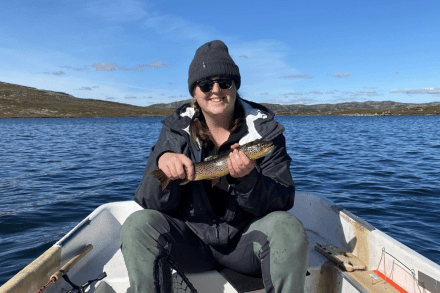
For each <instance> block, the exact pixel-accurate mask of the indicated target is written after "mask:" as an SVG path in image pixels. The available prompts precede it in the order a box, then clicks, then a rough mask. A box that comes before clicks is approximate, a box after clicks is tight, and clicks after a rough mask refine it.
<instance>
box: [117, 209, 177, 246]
mask: <svg viewBox="0 0 440 293" xmlns="http://www.w3.org/2000/svg"><path fill="white" fill-rule="evenodd" d="M166 230H168V231H169V226H168V222H167V221H166V219H165V217H164V216H163V214H162V213H161V212H158V211H156V210H149V209H145V210H140V211H136V212H134V213H133V214H131V215H130V216H129V217H128V218H127V219H126V220H125V222H124V224H123V225H122V227H121V232H120V236H121V243H123V242H124V240H128V241H131V240H133V239H136V238H138V237H142V238H145V236H151V237H153V238H156V239H157V238H158V237H159V235H160V234H163V233H164V232H168V231H166Z"/></svg>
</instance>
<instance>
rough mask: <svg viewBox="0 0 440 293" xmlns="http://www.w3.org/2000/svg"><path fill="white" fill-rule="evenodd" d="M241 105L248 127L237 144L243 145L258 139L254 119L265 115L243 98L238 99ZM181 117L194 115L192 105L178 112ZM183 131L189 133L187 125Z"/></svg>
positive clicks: (263, 117)
mask: <svg viewBox="0 0 440 293" xmlns="http://www.w3.org/2000/svg"><path fill="white" fill-rule="evenodd" d="M240 102H241V105H242V106H243V109H244V116H245V117H246V125H247V127H248V133H247V134H246V135H245V136H243V137H242V138H241V139H240V141H239V144H240V145H244V144H245V143H248V142H251V141H254V140H257V139H260V138H261V137H262V136H261V135H260V134H259V133H258V131H257V129H255V120H257V119H260V118H262V119H266V118H267V115H266V114H264V113H263V112H261V110H259V109H256V108H254V107H252V106H251V105H250V104H248V103H246V102H245V101H243V100H240ZM180 116H181V117H189V118H190V119H192V117H193V116H194V108H193V107H187V108H186V109H185V112H183V113H181V114H180ZM183 130H184V131H186V132H187V133H188V135H190V133H189V125H188V126H187V127H186V128H184V129H183ZM197 142H198V144H199V148H200V147H201V142H200V141H199V140H198V139H197Z"/></svg>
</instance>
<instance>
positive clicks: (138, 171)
mask: <svg viewBox="0 0 440 293" xmlns="http://www.w3.org/2000/svg"><path fill="white" fill-rule="evenodd" d="M162 119H163V118H153V117H147V118H100V119H94V118H84V119H82V118H79V119H3V120H1V119H0V137H1V138H2V139H1V140H0V149H1V150H2V152H1V153H0V194H1V197H0V248H1V249H0V284H3V283H4V282H6V280H8V279H9V278H10V277H12V276H13V275H14V274H15V273H17V272H18V271H19V270H20V269H22V268H23V267H24V266H25V265H26V264H28V263H29V262H31V261H32V260H33V259H35V258H36V257H38V256H39V255H40V254H41V253H43V252H44V251H45V250H46V249H48V248H49V247H50V246H51V245H53V244H54V243H55V242H56V241H58V240H59V239H60V238H61V237H62V236H63V235H65V234H66V233H67V232H69V231H70V230H71V229H72V228H73V227H74V226H76V225H77V224H78V223H79V222H80V221H81V220H83V219H84V218H85V217H86V216H87V215H88V214H89V213H91V212H92V211H93V210H94V209H95V208H96V207H98V206H99V205H101V204H104V203H107V202H114V201H122V200H131V199H132V198H133V195H134V192H135V190H136V188H137V186H138V184H139V182H140V180H141V178H142V174H143V171H144V168H145V165H146V162H147V157H148V154H149V151H150V148H151V147H152V146H153V144H154V143H155V142H156V140H157V137H158V135H159V132H160V130H161V127H162V125H161V123H160V121H161V120H162ZM277 119H278V120H279V121H280V122H281V123H282V124H283V125H284V126H285V128H286V131H285V136H286V144H287V149H288V152H289V155H290V156H291V157H292V164H291V173H292V177H293V178H294V181H295V185H296V189H297V191H300V192H315V193H319V194H322V195H324V196H327V197H328V198H330V199H331V200H333V201H334V202H336V203H337V204H338V205H340V206H341V207H343V208H345V209H347V210H349V211H350V212H352V213H354V214H356V215H358V216H360V217H361V218H363V219H365V220H367V221H368V222H370V223H371V224H372V225H373V226H375V227H376V228H378V229H380V230H382V231H383V232H385V233H387V234H389V235H390V236H391V237H394V238H396V239H397V240H398V241H400V242H402V243H404V244H405V245H407V246H409V247H411V248H412V249H414V250H416V251H417V252H419V253H420V254H422V255H424V256H426V257H428V258H430V259H432V260H433V261H435V262H437V263H440V244H439V243H440V232H438V231H440V230H439V229H438V224H437V223H439V222H440V200H439V195H440V188H439V183H438V178H440V155H439V149H440V128H439V127H438V125H440V117H436V116H418V117H332V116H311V117H310V116H307V117H306V116H297V117H295V116H294V117H288V116H282V117H277Z"/></svg>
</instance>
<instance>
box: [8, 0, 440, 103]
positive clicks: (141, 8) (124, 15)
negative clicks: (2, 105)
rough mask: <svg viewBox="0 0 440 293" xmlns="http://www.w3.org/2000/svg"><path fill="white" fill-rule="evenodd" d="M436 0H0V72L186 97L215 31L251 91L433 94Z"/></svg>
mask: <svg viewBox="0 0 440 293" xmlns="http://www.w3.org/2000/svg"><path fill="white" fill-rule="evenodd" d="M439 11H440V1H437V0H431V1H407V0H400V1H395V0H381V1H377V0H369V1H358V0H350V1H348V0H347V1H342V0H337V1H324V0H307V1H295V0H290V1H277V0H271V1H260V0H253V1H238V0H233V1H231V0H224V1H182V0H172V1H138V0H115V1H111V0H107V1H101V0H97V1H94V0H87V1H82V0H56V1H44V0H42V1H39V0H26V1H19V0H17V1H0V81H2V82H8V83H14V84H19V85H24V86H30V87H35V88H38V89H43V90H51V91H59V92H65V93H68V94H71V95H73V96H75V97H78V98H87V99H99V100H108V101H114V102H120V103H127V104H132V105H137V106H149V105H151V104H155V103H170V102H174V101H180V100H185V99H190V98H191V96H190V94H189V92H188V84H187V80H188V68H189V65H190V63H191V60H192V58H193V57H194V53H195V51H196V50H197V48H198V47H200V46H201V45H203V44H204V43H206V42H209V41H212V40H222V41H223V42H225V44H226V45H227V46H228V48H229V53H230V54H231V56H232V58H233V59H234V61H235V63H236V64H237V65H238V67H239V69H240V74H241V79H242V81H241V87H240V89H239V93H240V94H241V96H242V97H243V98H244V99H247V100H251V101H254V102H259V103H263V102H265V103H278V104H306V105H312V104H327V103H342V102H353V101H357V102H365V101H389V100H391V101H396V102H403V103H427V102H433V101H440V53H439V52H440V17H438V15H439V14H438V12H439Z"/></svg>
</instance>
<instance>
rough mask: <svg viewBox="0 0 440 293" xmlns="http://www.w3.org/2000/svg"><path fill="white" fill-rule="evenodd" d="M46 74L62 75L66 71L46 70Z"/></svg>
mask: <svg viewBox="0 0 440 293" xmlns="http://www.w3.org/2000/svg"><path fill="white" fill-rule="evenodd" d="M44 74H52V75H57V76H62V75H64V74H65V73H64V71H56V72H45V73H44Z"/></svg>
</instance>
